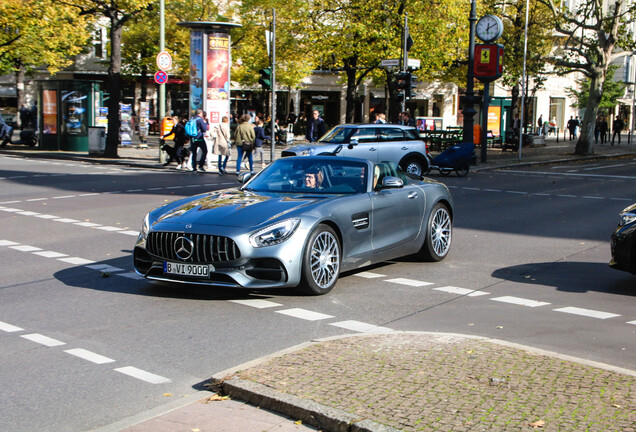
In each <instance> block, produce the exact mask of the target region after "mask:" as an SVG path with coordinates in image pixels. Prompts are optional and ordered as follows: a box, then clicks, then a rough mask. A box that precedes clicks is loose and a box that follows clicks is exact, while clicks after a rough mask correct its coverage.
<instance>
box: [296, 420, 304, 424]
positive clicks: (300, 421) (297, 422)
mask: <svg viewBox="0 0 636 432" xmlns="http://www.w3.org/2000/svg"><path fill="white" fill-rule="evenodd" d="M294 424H297V425H301V424H303V421H302V420H298V421H295V422H294Z"/></svg>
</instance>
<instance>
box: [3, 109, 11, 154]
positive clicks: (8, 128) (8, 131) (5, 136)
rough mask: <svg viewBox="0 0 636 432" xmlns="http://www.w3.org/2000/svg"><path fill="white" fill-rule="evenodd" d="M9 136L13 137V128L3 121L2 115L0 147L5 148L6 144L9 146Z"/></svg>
mask: <svg viewBox="0 0 636 432" xmlns="http://www.w3.org/2000/svg"><path fill="white" fill-rule="evenodd" d="M11 135H13V128H12V127H11V126H9V125H8V124H7V122H5V121H4V118H2V114H0V140H1V141H2V144H0V147H3V148H4V147H6V146H7V143H9V144H11Z"/></svg>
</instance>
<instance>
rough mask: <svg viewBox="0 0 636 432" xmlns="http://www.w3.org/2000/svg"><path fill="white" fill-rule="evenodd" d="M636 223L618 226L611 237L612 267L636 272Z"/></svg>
mask: <svg viewBox="0 0 636 432" xmlns="http://www.w3.org/2000/svg"><path fill="white" fill-rule="evenodd" d="M635 237H636V224H631V225H628V226H626V227H618V228H617V229H616V231H614V233H613V234H612V236H611V237H610V248H611V250H612V259H611V260H610V263H609V265H610V267H612V268H614V269H616V270H622V271H626V272H630V273H634V274H636V240H635Z"/></svg>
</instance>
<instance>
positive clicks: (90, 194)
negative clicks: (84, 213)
mask: <svg viewBox="0 0 636 432" xmlns="http://www.w3.org/2000/svg"><path fill="white" fill-rule="evenodd" d="M95 195H99V194H98V193H95V192H92V193H85V194H80V195H78V196H81V197H85V196H95Z"/></svg>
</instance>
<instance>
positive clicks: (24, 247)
mask: <svg viewBox="0 0 636 432" xmlns="http://www.w3.org/2000/svg"><path fill="white" fill-rule="evenodd" d="M9 247H10V248H11V249H15V250H19V251H20V252H35V251H41V250H42V248H39V247H35V246H29V245H19V246H9Z"/></svg>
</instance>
